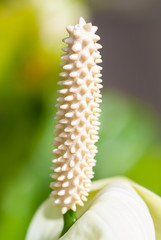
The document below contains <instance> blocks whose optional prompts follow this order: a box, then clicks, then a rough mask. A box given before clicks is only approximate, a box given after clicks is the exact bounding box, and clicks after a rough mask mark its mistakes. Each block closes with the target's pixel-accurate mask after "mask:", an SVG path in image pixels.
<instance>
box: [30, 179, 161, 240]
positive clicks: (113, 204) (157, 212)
mask: <svg viewBox="0 0 161 240" xmlns="http://www.w3.org/2000/svg"><path fill="white" fill-rule="evenodd" d="M160 225H161V198H160V197H158V196H157V195H155V194H154V193H152V192H150V191H149V190H147V189H145V188H143V187H141V186H139V185H137V184H135V183H133V182H132V181H130V180H128V179H125V178H111V179H105V180H100V181H95V182H93V184H92V188H91V191H90V194H89V200H88V202H87V203H86V204H85V206H84V207H83V208H78V220H77V222H76V223H75V224H74V225H73V226H72V227H71V228H70V229H69V230H68V231H67V233H66V234H65V235H64V236H62V237H61V238H60V239H61V240H75V239H77V240H107V239H108V240H160V239H161V226H160ZM62 228H63V217H62V215H61V210H60V209H58V208H57V207H55V208H53V204H52V200H51V199H48V200H46V201H45V202H44V203H43V204H42V206H41V207H40V208H39V209H38V211H37V212H36V214H35V216H34V218H33V220H32V222H31V225H30V227H29V230H28V233H27V237H26V240H44V239H45V240H56V239H59V236H60V233H61V231H62Z"/></svg>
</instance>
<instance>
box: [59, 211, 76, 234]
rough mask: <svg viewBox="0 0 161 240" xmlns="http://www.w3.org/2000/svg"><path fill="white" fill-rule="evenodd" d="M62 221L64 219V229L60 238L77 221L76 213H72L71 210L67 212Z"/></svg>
mask: <svg viewBox="0 0 161 240" xmlns="http://www.w3.org/2000/svg"><path fill="white" fill-rule="evenodd" d="M63 219H64V227H63V231H62V233H61V235H60V237H62V236H63V235H64V234H65V233H66V232H67V231H68V229H69V228H70V227H71V226H72V225H73V224H74V223H75V222H76V221H77V217H76V212H74V211H73V210H71V209H70V210H68V211H67V212H66V213H65V214H64V215H63Z"/></svg>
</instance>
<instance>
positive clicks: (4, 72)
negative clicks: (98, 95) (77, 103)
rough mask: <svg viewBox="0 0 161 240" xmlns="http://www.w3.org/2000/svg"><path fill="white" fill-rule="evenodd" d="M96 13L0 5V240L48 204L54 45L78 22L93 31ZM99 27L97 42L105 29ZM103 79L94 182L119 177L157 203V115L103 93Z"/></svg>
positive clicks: (127, 96) (45, 1) (59, 6)
mask: <svg viewBox="0 0 161 240" xmlns="http://www.w3.org/2000/svg"><path fill="white" fill-rule="evenodd" d="M118 2H120V1H118ZM108 3H109V4H107V6H106V11H107V12H106V15H108V14H111V12H113V13H115V11H116V13H115V14H116V16H118V14H119V9H121V12H123V14H125V13H127V12H128V13H129V14H131V15H135V14H136V15H137V13H136V12H135V14H134V12H133V11H131V9H132V10H133V9H135V11H136V6H135V8H134V7H132V6H131V8H126V6H125V7H123V5H120V6H122V7H121V8H119V5H118V6H117V1H116V3H115V4H114V5H112V3H111V1H109V2H108ZM104 4H105V3H104V1H100V5H99V7H100V9H99V11H100V12H102V11H105V10H102V8H103V6H104ZM101 6H102V8H101ZM138 8H139V6H138ZM96 9H97V4H96V2H95V1H92V0H91V1H83V0H59V1H56V0H42V1H38V0H28V1H27V0H26V1H25V0H24V1H19V0H15V1H5V0H3V1H0V163H1V167H0V189H1V194H0V238H1V239H4V240H11V239H14V240H22V239H24V238H25V233H26V230H27V227H28V224H29V222H30V220H31V218H32V216H33V214H34V212H35V210H36V208H37V207H38V206H39V205H40V204H41V202H42V201H43V200H44V199H45V198H47V197H48V196H49V193H50V189H49V183H50V181H51V180H50V177H49V175H50V167H51V162H50V160H51V158H52V155H51V151H52V149H53V146H52V142H53V140H54V136H53V130H54V120H53V117H54V116H55V106H54V105H55V101H56V96H57V92H56V90H57V81H59V80H60V79H59V76H58V73H59V72H60V71H61V69H60V67H59V63H60V54H61V47H62V46H63V44H62V41H61V39H62V38H63V37H65V36H66V35H67V34H66V31H65V27H66V26H67V25H68V24H76V23H77V21H78V19H79V16H83V17H85V19H86V20H90V19H92V18H93V19H94V21H95V23H96V24H97V19H98V18H97V17H95V16H97V11H96ZM123 10H124V11H123ZM104 14H105V13H104ZM146 14H147V13H146ZM146 14H145V15H146ZM137 18H138V15H137ZM98 23H99V33H100V35H101V37H102V39H103V40H102V41H104V36H103V34H104V31H103V27H105V25H104V24H105V23H101V22H99V21H98ZM103 44H104V45H105V44H106V43H103ZM118 54H119V53H118ZM106 58H108V54H106ZM103 60H104V58H103ZM109 62H110V58H109ZM104 67H105V68H106V66H104ZM106 78H108V74H107V76H106V74H105V77H103V80H104V85H105V87H104V91H103V103H102V104H101V108H102V115H101V129H100V141H99V142H98V149H99V152H98V154H97V156H96V159H97V165H96V167H95V179H100V178H106V177H111V176H117V175H125V176H127V177H129V178H131V179H133V180H135V181H136V182H138V183H140V184H142V185H144V186H145V187H147V188H149V189H151V190H152V191H154V192H155V193H157V194H159V195H161V134H160V133H161V131H160V130H161V125H160V114H159V111H158V109H157V108H155V107H154V106H151V104H150V101H149V102H148V101H147V100H146V99H144V100H141V98H138V97H137V96H135V94H132V93H131V92H130V91H128V90H127V91H125V90H121V89H120V87H119V86H118V87H117V84H116V85H115V86H114V87H113V86H110V85H109V86H108V79H106ZM118 81H119V79H118ZM130 81H131V83H130V84H132V81H133V80H131V79H128V82H130ZM143 81H144V79H143ZM153 84H155V83H154V79H153V81H151V85H149V86H148V87H149V88H150V87H151V86H152V85H153ZM137 87H138V89H139V85H138V86H137ZM146 87H147V86H146V85H145V88H146ZM159 104H160V103H159Z"/></svg>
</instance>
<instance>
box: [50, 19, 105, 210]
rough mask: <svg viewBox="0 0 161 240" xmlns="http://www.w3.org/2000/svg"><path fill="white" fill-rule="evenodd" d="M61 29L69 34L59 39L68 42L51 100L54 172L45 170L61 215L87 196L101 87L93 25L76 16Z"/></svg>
mask: <svg viewBox="0 0 161 240" xmlns="http://www.w3.org/2000/svg"><path fill="white" fill-rule="evenodd" d="M67 31H68V33H69V37H67V38H65V39H64V40H63V41H64V42H65V43H67V44H68V46H67V47H65V48H63V50H64V51H65V52H66V53H65V54H63V55H62V57H61V59H62V60H64V62H63V63H62V64H61V66H62V68H63V69H64V70H65V71H64V72H62V73H61V74H60V75H61V76H62V77H63V78H65V79H64V80H63V81H61V82H59V85H61V86H62V89H60V90H59V93H60V94H61V96H60V97H59V98H58V99H57V100H58V102H59V103H58V104H57V107H58V111H57V117H56V120H57V121H58V122H57V124H56V130H55V132H56V136H55V143H54V145H55V149H54V151H53V154H54V155H55V156H56V158H55V159H54V160H52V162H53V163H54V166H53V167H52V170H54V172H55V173H53V174H52V175H51V176H52V178H53V179H55V181H54V182H52V183H51V188H53V189H54V191H52V193H51V196H52V197H53V198H54V199H55V204H56V205H58V206H60V207H61V208H62V213H63V214H64V213H65V212H66V211H67V210H69V209H72V210H73V211H75V210H76V205H77V204H78V205H81V206H83V202H84V201H86V200H87V196H88V192H89V188H90V185H91V178H93V171H92V167H93V166H94V165H95V160H94V157H95V154H96V152H97V148H96V146H95V145H94V144H95V143H96V142H97V140H98V136H97V134H98V130H99V126H98V125H99V121H98V117H99V115H100V114H99V112H100V109H99V103H100V102H101V99H100V98H101V94H100V88H102V85H101V84H100V83H101V82H102V80H101V79H100V77H101V74H100V70H101V67H100V66H98V65H97V64H98V63H101V55H100V53H99V51H98V49H100V48H101V45H100V44H98V43H96V42H97V41H98V40H99V39H100V37H99V36H98V35H96V34H95V32H96V31H97V27H95V26H92V24H91V23H88V24H87V23H86V22H85V21H84V19H83V18H80V20H79V24H77V25H75V26H68V27H67Z"/></svg>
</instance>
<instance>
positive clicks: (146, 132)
mask: <svg viewBox="0 0 161 240" xmlns="http://www.w3.org/2000/svg"><path fill="white" fill-rule="evenodd" d="M101 107H102V113H101V118H100V120H101V128H100V134H99V136H100V139H99V141H98V144H97V145H98V154H97V155H96V160H97V163H96V167H95V179H99V178H105V177H109V176H116V175H126V173H127V172H128V171H129V170H130V169H132V168H133V166H134V165H135V164H136V163H137V162H139V161H140V159H141V158H142V156H143V155H144V154H145V152H146V151H147V150H148V148H149V146H150V144H152V142H153V141H154V139H156V138H157V134H158V132H157V129H158V124H157V121H156V116H155V114H153V115H152V114H151V113H153V112H151V111H150V110H149V109H148V108H147V106H144V105H142V104H140V103H139V102H137V101H135V100H133V99H130V98H129V97H127V96H124V95H122V94H119V93H117V92H103V101H102V105H101Z"/></svg>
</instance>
